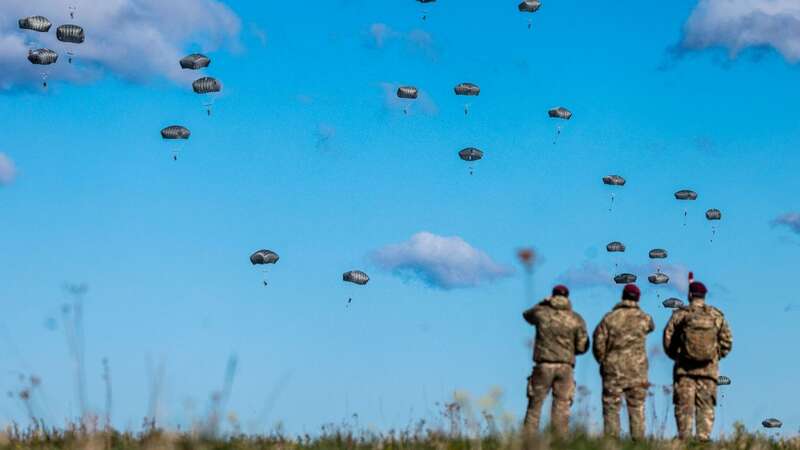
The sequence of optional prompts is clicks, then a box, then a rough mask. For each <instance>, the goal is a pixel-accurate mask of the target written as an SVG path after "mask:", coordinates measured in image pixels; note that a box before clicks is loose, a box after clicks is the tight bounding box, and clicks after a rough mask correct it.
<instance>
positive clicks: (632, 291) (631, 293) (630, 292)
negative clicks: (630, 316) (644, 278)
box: [622, 284, 642, 302]
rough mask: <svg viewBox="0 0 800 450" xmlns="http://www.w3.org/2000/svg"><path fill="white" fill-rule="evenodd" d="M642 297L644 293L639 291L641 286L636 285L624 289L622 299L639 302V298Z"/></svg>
mask: <svg viewBox="0 0 800 450" xmlns="http://www.w3.org/2000/svg"><path fill="white" fill-rule="evenodd" d="M641 296H642V291H641V290H640V289H639V286H636V285H635V284H627V285H625V287H624V288H623V289H622V299H623V300H633V301H634V302H638V301H639V297H641Z"/></svg>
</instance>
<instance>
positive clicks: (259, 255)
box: [250, 250, 280, 266]
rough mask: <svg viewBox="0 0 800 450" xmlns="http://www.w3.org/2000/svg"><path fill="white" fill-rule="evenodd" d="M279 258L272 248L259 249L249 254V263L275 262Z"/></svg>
mask: <svg viewBox="0 0 800 450" xmlns="http://www.w3.org/2000/svg"><path fill="white" fill-rule="evenodd" d="M279 259H280V256H278V254H277V253H275V252H273V251H272V250H259V251H257V252H255V253H253V254H252V255H250V263H252V264H253V265H254V266H255V265H263V264H275V263H276V262H278V260H279Z"/></svg>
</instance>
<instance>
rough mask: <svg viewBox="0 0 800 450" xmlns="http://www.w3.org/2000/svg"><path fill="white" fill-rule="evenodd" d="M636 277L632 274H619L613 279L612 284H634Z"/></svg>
mask: <svg viewBox="0 0 800 450" xmlns="http://www.w3.org/2000/svg"><path fill="white" fill-rule="evenodd" d="M636 279H637V277H636V275H634V274H632V273H621V274H619V275H616V276H615V277H614V282H615V283H617V284H630V283H636Z"/></svg>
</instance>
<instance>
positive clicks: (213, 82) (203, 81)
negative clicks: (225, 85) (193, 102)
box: [192, 77, 222, 94]
mask: <svg viewBox="0 0 800 450" xmlns="http://www.w3.org/2000/svg"><path fill="white" fill-rule="evenodd" d="M192 90H194V92H195V93H197V94H209V93H211V92H219V91H221V90H222V84H220V82H219V81H217V79H216V78H212V77H203V78H198V79H196V80H194V82H193V83H192Z"/></svg>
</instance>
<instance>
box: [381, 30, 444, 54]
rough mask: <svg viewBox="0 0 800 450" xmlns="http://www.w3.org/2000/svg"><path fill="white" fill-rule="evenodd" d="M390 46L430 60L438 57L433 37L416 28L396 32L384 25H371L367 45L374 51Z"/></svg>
mask: <svg viewBox="0 0 800 450" xmlns="http://www.w3.org/2000/svg"><path fill="white" fill-rule="evenodd" d="M392 44H400V45H401V46H402V47H404V48H405V50H406V51H408V52H410V53H413V54H417V55H421V56H424V57H426V58H428V59H431V60H436V59H438V57H439V49H438V47H437V46H436V42H435V41H434V39H433V35H432V34H430V33H429V32H427V31H425V30H421V29H418V28H415V29H412V30H410V31H407V32H404V31H397V30H394V29H392V28H391V27H390V26H389V25H386V24H385V23H373V24H372V25H370V27H369V31H368V33H367V45H368V46H369V47H371V48H374V49H379V50H380V49H385V48H388V47H390V46H391V45H392Z"/></svg>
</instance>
